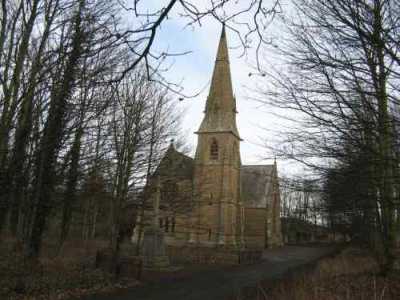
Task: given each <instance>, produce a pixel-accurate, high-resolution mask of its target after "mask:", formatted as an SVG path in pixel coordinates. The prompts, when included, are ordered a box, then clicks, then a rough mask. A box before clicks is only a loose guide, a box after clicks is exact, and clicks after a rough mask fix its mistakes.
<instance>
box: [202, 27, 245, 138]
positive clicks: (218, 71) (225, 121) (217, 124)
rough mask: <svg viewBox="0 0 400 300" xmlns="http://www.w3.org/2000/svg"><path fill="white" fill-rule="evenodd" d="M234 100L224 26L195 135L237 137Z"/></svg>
mask: <svg viewBox="0 0 400 300" xmlns="http://www.w3.org/2000/svg"><path fill="white" fill-rule="evenodd" d="M236 113H237V111H236V100H235V97H234V96H233V90H232V79H231V71H230V65H229V55H228V45H227V39H226V33H225V26H224V27H223V28H222V33H221V38H220V41H219V46H218V51H217V57H216V60H215V65H214V72H213V76H212V80H211V86H210V92H209V95H208V97H207V102H206V109H205V116H204V119H203V121H202V123H201V125H200V128H199V130H198V131H197V133H206V132H231V133H232V134H234V135H235V136H237V137H238V138H240V137H239V132H238V130H237V126H236Z"/></svg>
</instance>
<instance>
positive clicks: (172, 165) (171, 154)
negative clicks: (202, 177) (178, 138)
mask: <svg viewBox="0 0 400 300" xmlns="http://www.w3.org/2000/svg"><path fill="white" fill-rule="evenodd" d="M193 166H194V160H193V158H191V157H189V156H187V155H185V154H183V153H181V152H179V151H177V150H176V149H175V147H174V145H173V144H171V145H170V146H169V147H168V150H167V151H166V153H165V155H164V157H163V158H162V160H161V162H160V164H159V165H158V167H157V169H156V171H155V172H154V174H153V176H158V175H160V177H164V176H165V177H168V178H171V179H174V180H175V179H176V180H177V181H178V180H183V179H192V178H193Z"/></svg>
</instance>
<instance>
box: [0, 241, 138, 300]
mask: <svg viewBox="0 0 400 300" xmlns="http://www.w3.org/2000/svg"><path fill="white" fill-rule="evenodd" d="M105 245H106V243H105V242H104V241H91V242H88V243H82V242H79V241H70V242H68V243H66V245H65V247H63V249H62V251H61V253H60V255H58V256H55V247H54V246H53V245H52V244H46V245H45V247H44V249H45V251H43V252H44V253H43V255H42V257H41V258H40V263H39V264H37V265H31V264H29V263H27V262H26V261H24V259H23V256H22V253H21V249H19V248H18V247H16V246H15V241H12V240H11V239H8V240H6V242H4V241H2V244H1V247H0V299H7V300H13V299H15V300H22V299H24V300H28V299H29V300H33V299H65V298H69V297H71V296H79V295H83V294H89V293H94V292H100V291H106V290H110V289H115V288H119V287H127V286H133V285H136V284H138V282H137V281H136V280H135V279H134V278H118V279H116V278H115V277H114V276H113V275H112V274H110V273H107V272H103V271H102V270H99V269H96V268H94V265H95V262H94V259H95V253H96V251H97V250H98V249H102V248H104V247H105Z"/></svg>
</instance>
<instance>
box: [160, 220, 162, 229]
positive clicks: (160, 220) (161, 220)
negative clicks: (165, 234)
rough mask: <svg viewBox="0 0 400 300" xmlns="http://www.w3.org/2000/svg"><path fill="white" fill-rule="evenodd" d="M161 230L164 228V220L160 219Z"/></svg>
mask: <svg viewBox="0 0 400 300" xmlns="http://www.w3.org/2000/svg"><path fill="white" fill-rule="evenodd" d="M160 228H163V219H161V218H160Z"/></svg>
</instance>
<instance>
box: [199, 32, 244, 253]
mask: <svg viewBox="0 0 400 300" xmlns="http://www.w3.org/2000/svg"><path fill="white" fill-rule="evenodd" d="M236 113H237V111H236V100H235V97H234V95H233V91H232V81H231V73H230V66H229V56H228V46H227V40H226V33H225V27H223V28H222V33H221V38H220V41H219V46H218V51H217V57H216V61H215V66H214V72H213V76H212V81H211V87H210V92H209V95H208V98H207V102H206V107H205V115H204V119H203V121H202V123H201V125H200V128H199V130H198V131H197V132H196V134H197V135H198V143H197V149H196V155H195V165H194V179H193V180H194V191H193V199H194V204H195V210H194V216H193V220H194V225H195V227H196V228H197V230H196V234H195V235H196V237H195V240H196V241H197V243H199V244H201V245H209V246H215V245H224V246H233V247H235V246H236V242H237V240H238V236H239V231H240V230H239V229H238V228H239V224H238V219H239V218H238V215H240V212H239V210H238V206H239V203H240V166H241V160H240V148H239V147H240V141H241V139H240V136H239V133H238V130H237V126H236Z"/></svg>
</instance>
